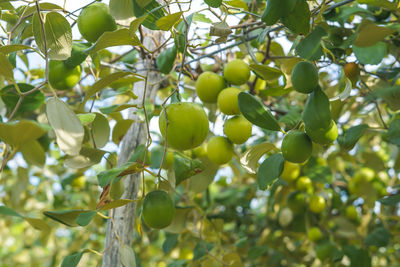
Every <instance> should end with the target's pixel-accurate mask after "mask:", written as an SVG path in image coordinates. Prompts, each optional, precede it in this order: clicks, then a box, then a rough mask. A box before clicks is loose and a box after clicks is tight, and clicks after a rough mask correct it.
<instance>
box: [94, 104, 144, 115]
mask: <svg viewBox="0 0 400 267" xmlns="http://www.w3.org/2000/svg"><path fill="white" fill-rule="evenodd" d="M137 107H138V106H137V105H135V104H120V105H111V106H107V107H103V108H99V110H100V111H101V112H103V113H104V114H110V113H112V112H118V111H122V110H125V109H128V108H137Z"/></svg>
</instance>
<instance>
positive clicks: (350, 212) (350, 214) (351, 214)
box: [345, 206, 358, 221]
mask: <svg viewBox="0 0 400 267" xmlns="http://www.w3.org/2000/svg"><path fill="white" fill-rule="evenodd" d="M345 213H346V217H347V218H349V219H350V220H352V221H357V219H358V212H357V209H356V207H354V206H347V207H346V210H345Z"/></svg>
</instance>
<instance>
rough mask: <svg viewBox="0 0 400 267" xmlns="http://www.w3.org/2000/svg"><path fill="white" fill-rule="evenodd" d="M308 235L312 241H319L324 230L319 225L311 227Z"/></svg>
mask: <svg viewBox="0 0 400 267" xmlns="http://www.w3.org/2000/svg"><path fill="white" fill-rule="evenodd" d="M307 236H308V239H310V240H311V241H312V242H317V241H318V240H320V239H321V238H322V232H321V230H319V228H318V227H311V228H310V229H309V230H308V232H307Z"/></svg>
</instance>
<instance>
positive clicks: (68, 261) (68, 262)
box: [61, 251, 85, 267]
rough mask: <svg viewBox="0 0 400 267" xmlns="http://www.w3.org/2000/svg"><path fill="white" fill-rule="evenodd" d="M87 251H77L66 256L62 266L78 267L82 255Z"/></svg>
mask: <svg viewBox="0 0 400 267" xmlns="http://www.w3.org/2000/svg"><path fill="white" fill-rule="evenodd" d="M83 253H85V252H84V251H81V252H75V253H72V254H70V255H68V256H66V257H65V258H64V259H63V261H62V263H61V267H76V266H78V264H79V262H80V261H81V258H82V255H83Z"/></svg>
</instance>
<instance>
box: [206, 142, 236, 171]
mask: <svg viewBox="0 0 400 267" xmlns="http://www.w3.org/2000/svg"><path fill="white" fill-rule="evenodd" d="M207 156H208V158H209V159H210V160H211V161H212V162H213V163H215V164H218V165H222V164H225V163H228V162H229V161H231V159H232V157H233V145H232V144H231V143H230V142H229V140H228V139H227V138H225V137H223V136H214V137H212V138H210V140H208V144H207Z"/></svg>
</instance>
